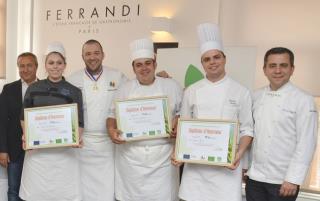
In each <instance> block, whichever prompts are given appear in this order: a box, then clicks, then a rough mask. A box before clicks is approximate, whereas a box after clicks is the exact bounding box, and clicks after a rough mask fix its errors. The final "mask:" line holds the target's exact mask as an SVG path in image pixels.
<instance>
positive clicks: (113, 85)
mask: <svg viewBox="0 0 320 201" xmlns="http://www.w3.org/2000/svg"><path fill="white" fill-rule="evenodd" d="M107 90H108V91H115V90H117V88H116V82H115V81H110V82H109V84H108V87H107Z"/></svg>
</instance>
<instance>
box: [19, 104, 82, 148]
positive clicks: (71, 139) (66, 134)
mask: <svg viewBox="0 0 320 201" xmlns="http://www.w3.org/2000/svg"><path fill="white" fill-rule="evenodd" d="M24 126H25V138H26V139H25V140H26V149H37V148H51V147H63V146H72V145H79V130H78V129H79V128H78V109H77V104H76V103H73V104H65V105H55V106H46V107H34V108H26V109H24Z"/></svg>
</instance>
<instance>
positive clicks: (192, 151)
mask: <svg viewBox="0 0 320 201" xmlns="http://www.w3.org/2000/svg"><path fill="white" fill-rule="evenodd" d="M238 130H239V129H238V122H236V121H224V120H199V119H198V120H187V119H179V121H178V131H177V132H178V133H177V139H176V148H175V157H176V160H177V161H181V162H186V163H199V164H207V165H218V166H229V165H231V164H232V163H233V160H234V157H235V153H236V150H235V149H236V141H237V136H238Z"/></svg>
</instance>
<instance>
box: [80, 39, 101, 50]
mask: <svg viewBox="0 0 320 201" xmlns="http://www.w3.org/2000/svg"><path fill="white" fill-rule="evenodd" d="M88 44H98V45H99V47H100V49H101V52H103V48H102V45H101V43H100V42H99V41H97V40H95V39H90V40H87V41H86V42H85V43H84V44H83V45H82V51H83V48H84V46H85V45H88Z"/></svg>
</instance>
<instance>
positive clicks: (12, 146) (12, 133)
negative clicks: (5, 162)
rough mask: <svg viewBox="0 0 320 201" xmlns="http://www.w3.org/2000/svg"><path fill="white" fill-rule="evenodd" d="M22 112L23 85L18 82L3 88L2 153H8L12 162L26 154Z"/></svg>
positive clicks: (0, 106) (0, 117) (0, 112)
mask: <svg viewBox="0 0 320 201" xmlns="http://www.w3.org/2000/svg"><path fill="white" fill-rule="evenodd" d="M21 111H22V83H21V80H17V81H15V82H12V83H9V84H6V85H5V86H4V87H3V90H2V93H1V98H0V152H6V153H8V154H9V157H10V160H11V161H15V160H16V159H17V158H18V157H19V156H20V155H21V154H23V153H24V151H23V149H22V141H21V137H22V129H21V126H20V114H21Z"/></svg>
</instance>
